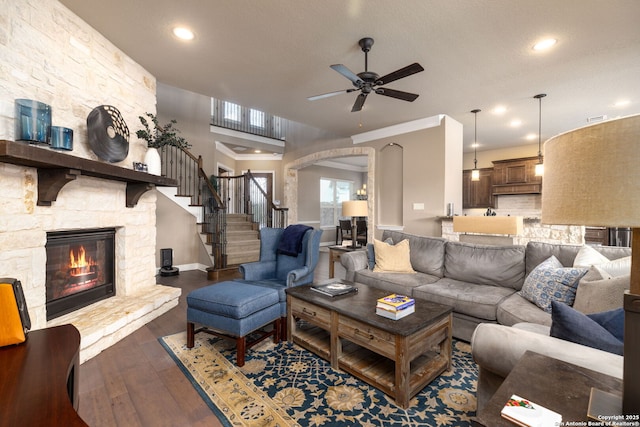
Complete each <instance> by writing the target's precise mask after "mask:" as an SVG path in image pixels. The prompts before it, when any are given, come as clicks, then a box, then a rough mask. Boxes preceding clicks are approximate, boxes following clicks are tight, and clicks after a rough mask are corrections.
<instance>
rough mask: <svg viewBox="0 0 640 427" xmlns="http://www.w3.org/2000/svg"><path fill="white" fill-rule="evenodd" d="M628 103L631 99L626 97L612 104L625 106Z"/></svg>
mask: <svg viewBox="0 0 640 427" xmlns="http://www.w3.org/2000/svg"><path fill="white" fill-rule="evenodd" d="M629 104H631V101H629V100H628V99H621V100H620V101H618V102H616V103H615V104H613V105H615V106H616V107H626V106H627V105H629Z"/></svg>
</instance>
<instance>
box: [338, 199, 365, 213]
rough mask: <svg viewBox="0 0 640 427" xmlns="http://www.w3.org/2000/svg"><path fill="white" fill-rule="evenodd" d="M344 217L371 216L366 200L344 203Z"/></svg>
mask: <svg viewBox="0 0 640 427" xmlns="http://www.w3.org/2000/svg"><path fill="white" fill-rule="evenodd" d="M342 215H343V216H369V211H368V209H367V201H366V200H347V201H346V202H342Z"/></svg>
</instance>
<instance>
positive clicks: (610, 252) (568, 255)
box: [525, 242, 631, 274]
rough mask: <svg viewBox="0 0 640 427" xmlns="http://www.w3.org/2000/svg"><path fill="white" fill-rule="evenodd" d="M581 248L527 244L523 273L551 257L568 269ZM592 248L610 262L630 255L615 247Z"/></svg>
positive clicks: (624, 250) (621, 248) (625, 250)
mask: <svg viewBox="0 0 640 427" xmlns="http://www.w3.org/2000/svg"><path fill="white" fill-rule="evenodd" d="M581 248H582V246H580V245H558V244H553V243H542V242H529V243H527V247H526V256H525V259H526V270H525V273H526V274H529V273H531V271H533V269H534V268H536V267H537V266H538V264H540V263H541V262H543V261H544V260H546V259H548V258H549V257H550V256H551V255H553V256H555V257H556V258H558V261H560V262H561V263H562V265H564V266H565V267H570V266H572V265H573V261H574V259H575V258H576V255H577V254H578V252H579V251H580V249H581ZM593 248H594V249H595V250H596V251H598V252H599V253H601V254H602V255H604V256H605V257H607V258H609V259H610V260H613V259H618V258H622V257H626V256H629V255H631V248H623V247H616V246H594V247H593Z"/></svg>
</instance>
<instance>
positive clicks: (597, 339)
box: [551, 301, 624, 356]
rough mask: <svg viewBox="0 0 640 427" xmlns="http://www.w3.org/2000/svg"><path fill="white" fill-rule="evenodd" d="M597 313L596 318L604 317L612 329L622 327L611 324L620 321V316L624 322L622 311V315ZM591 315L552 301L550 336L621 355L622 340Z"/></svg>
mask: <svg viewBox="0 0 640 427" xmlns="http://www.w3.org/2000/svg"><path fill="white" fill-rule="evenodd" d="M612 311H617V310H612ZM605 313H606V312H605ZM598 314H599V315H600V314H601V315H602V316H596V318H597V319H598V320H602V319H601V317H602V318H606V319H607V320H606V321H605V322H606V323H608V324H609V327H610V328H612V329H613V330H621V329H622V328H623V326H621V327H619V326H615V327H613V326H611V325H612V324H614V323H616V322H620V318H622V319H623V322H622V323H624V313H623V315H622V317H620V316H619V315H617V316H616V315H615V314H609V315H604V313H598ZM591 316H594V315H591ZM591 316H587V315H586V314H582V313H580V312H579V311H577V310H574V309H573V308H571V307H569V306H568V305H566V304H563V303H560V302H557V301H552V302H551V336H552V337H556V338H560V339H563V340H565V341H571V342H574V343H576V344H582V345H586V346H588V347H593V348H597V349H599V350H603V351H608V352H609V353H615V354H619V355H621V356H622V352H623V348H624V344H623V342H622V340H621V339H618V338H617V337H616V336H614V335H613V334H612V333H611V332H610V331H609V330H608V329H607V328H605V327H603V326H602V325H600V324H599V323H598V321H596V320H595V319H593V318H592V317H591ZM616 318H617V320H616ZM618 328H619V329H618Z"/></svg>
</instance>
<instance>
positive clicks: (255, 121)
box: [249, 108, 264, 128]
mask: <svg viewBox="0 0 640 427" xmlns="http://www.w3.org/2000/svg"><path fill="white" fill-rule="evenodd" d="M249 123H250V124H251V126H255V127H258V128H264V111H260V110H254V109H253V108H251V109H250V110H249Z"/></svg>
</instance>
